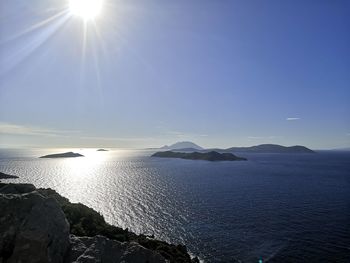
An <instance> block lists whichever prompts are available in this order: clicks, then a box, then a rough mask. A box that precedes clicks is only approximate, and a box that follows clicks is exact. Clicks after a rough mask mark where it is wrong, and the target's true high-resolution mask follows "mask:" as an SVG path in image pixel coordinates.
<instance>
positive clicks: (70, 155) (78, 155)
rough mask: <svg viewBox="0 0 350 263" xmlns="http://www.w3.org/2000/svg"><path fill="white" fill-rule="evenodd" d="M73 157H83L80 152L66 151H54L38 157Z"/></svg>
mask: <svg viewBox="0 0 350 263" xmlns="http://www.w3.org/2000/svg"><path fill="white" fill-rule="evenodd" d="M73 157H84V155H82V154H80V153H74V152H66V153H55V154H48V155H44V156H41V157H39V158H73Z"/></svg>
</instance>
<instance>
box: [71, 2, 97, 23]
mask: <svg viewBox="0 0 350 263" xmlns="http://www.w3.org/2000/svg"><path fill="white" fill-rule="evenodd" d="M102 1H103V0H69V10H70V12H71V13H72V14H73V15H76V16H80V17H81V18H82V19H84V20H85V21H87V20H91V19H94V18H96V17H97V16H98V15H99V14H100V13H101V9H102Z"/></svg>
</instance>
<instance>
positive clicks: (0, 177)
mask: <svg viewBox="0 0 350 263" xmlns="http://www.w3.org/2000/svg"><path fill="white" fill-rule="evenodd" d="M16 178H18V176H16V175H10V174H5V173H2V172H0V179H16Z"/></svg>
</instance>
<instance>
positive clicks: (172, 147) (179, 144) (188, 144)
mask: <svg viewBox="0 0 350 263" xmlns="http://www.w3.org/2000/svg"><path fill="white" fill-rule="evenodd" d="M160 149H162V150H178V149H195V150H204V149H203V148H202V147H200V146H199V145H197V144H195V143H193V142H177V143H174V144H172V145H170V146H168V145H165V146H163V147H161V148H160Z"/></svg>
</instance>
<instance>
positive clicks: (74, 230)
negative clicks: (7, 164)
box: [0, 184, 198, 263]
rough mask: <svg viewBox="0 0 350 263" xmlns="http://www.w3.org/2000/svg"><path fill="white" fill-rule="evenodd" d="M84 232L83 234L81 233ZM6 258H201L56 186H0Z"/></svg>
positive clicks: (60, 262) (1, 248) (1, 256)
mask: <svg viewBox="0 0 350 263" xmlns="http://www.w3.org/2000/svg"><path fill="white" fill-rule="evenodd" d="M79 235H83V236H79ZM2 262H4V263H5V262H9V263H11V262H28V263H31V262H33V263H34V262H38V263H41V262H43V263H44V262H52V263H56V262H57V263H70V262H77V263H78V262H79V263H85V262H86V263H87V262H89V263H90V262H104V263H110V262H111V263H112V262H113V263H114V262H132V263H145V262H148V263H152V262H154V263H163V262H164V263H165V262H189V263H190V262H198V260H197V259H191V258H190V256H189V255H188V253H187V250H186V247H185V246H182V245H177V246H176V245H172V244H168V243H166V242H163V241H159V240H156V239H153V238H151V237H147V236H144V235H136V234H134V233H132V232H129V231H128V230H127V229H125V230H124V229H121V228H118V227H114V226H111V225H109V224H107V223H106V222H105V221H104V219H103V217H102V216H101V215H100V214H99V213H97V212H96V211H94V210H93V209H91V208H88V207H86V206H84V205H82V204H72V203H70V202H69V200H68V199H66V198H64V197H62V196H60V195H59V194H58V193H56V192H55V191H54V190H52V189H36V188H35V187H34V186H33V185H31V184H0V263H2Z"/></svg>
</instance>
